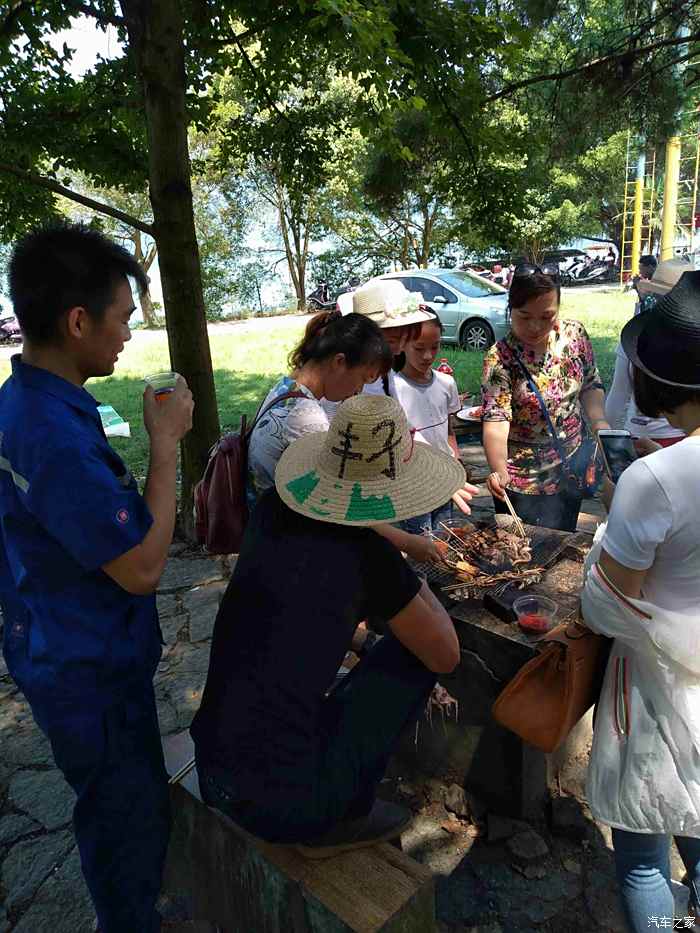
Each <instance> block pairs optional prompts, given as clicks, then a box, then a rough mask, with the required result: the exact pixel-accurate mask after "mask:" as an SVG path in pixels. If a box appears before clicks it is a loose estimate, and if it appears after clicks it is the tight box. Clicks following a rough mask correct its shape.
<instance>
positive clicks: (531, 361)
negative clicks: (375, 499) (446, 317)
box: [481, 265, 608, 531]
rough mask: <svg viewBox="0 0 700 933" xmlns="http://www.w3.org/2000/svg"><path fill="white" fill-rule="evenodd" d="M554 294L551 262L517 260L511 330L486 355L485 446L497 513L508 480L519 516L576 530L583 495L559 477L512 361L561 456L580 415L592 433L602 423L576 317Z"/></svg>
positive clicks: (599, 395)
mask: <svg viewBox="0 0 700 933" xmlns="http://www.w3.org/2000/svg"><path fill="white" fill-rule="evenodd" d="M560 297H561V292H560V287H559V282H558V278H557V274H556V270H555V269H551V270H549V269H547V268H546V267H545V270H543V269H540V268H539V267H538V266H531V265H523V266H519V267H518V268H517V269H516V270H515V274H514V276H513V281H512V284H511V287H510V293H509V306H510V311H511V329H510V332H509V333H508V334H506V336H505V337H504V338H503V339H502V340H499V341H498V343H497V344H495V346H493V347H491V349H490V350H489V351H488V353H487V354H486V357H485V359H484V372H483V378H482V387H481V392H482V406H483V429H484V449H485V451H486V459H487V460H488V463H489V466H490V468H491V470H492V471H493V472H492V473H491V475H490V476H489V478H488V481H487V484H488V487H489V490H490V492H491V494H492V495H493V497H494V501H495V504H496V511H497V512H506V511H507V509H506V506H505V503H504V502H503V491H504V489H505V488H506V487H508V495H509V498H510V499H511V502H512V503H513V507H514V508H515V510H516V512H517V513H518V515H519V516H520V518H522V520H523V521H524V522H526V523H528V524H531V525H544V526H545V527H548V528H559V529H561V530H563V531H574V530H575V528H576V523H577V521H578V513H579V509H580V506H581V496H580V495H578V494H576V493H572V492H571V491H570V489H567V488H565V483H563V482H562V470H561V458H560V456H559V454H558V453H557V448H556V446H555V444H554V442H553V439H552V435H551V433H550V431H549V428H548V426H547V423H546V421H545V419H544V416H543V414H542V409H541V407H540V404H539V402H538V399H537V396H536V395H535V393H534V392H533V391H531V389H530V388H529V386H528V382H527V379H526V377H525V374H524V372H523V369H522V367H521V366H520V363H519V362H518V360H519V359H520V360H521V361H522V362H523V363H524V364H525V367H526V368H527V370H528V371H529V372H530V375H531V376H532V379H533V381H534V382H535V384H536V385H537V388H538V389H539V392H540V394H541V395H542V398H543V399H544V402H545V404H546V406H547V411H548V412H549V416H550V418H551V421H552V423H553V425H554V427H555V430H556V432H557V437H558V439H559V442H560V446H561V447H562V448H563V450H564V452H565V454H566V455H567V457H570V456H571V454H573V453H574V452H575V451H576V449H577V448H578V447H579V445H580V444H581V441H582V439H583V435H584V433H585V428H584V421H583V418H584V415H585V417H586V419H587V421H588V422H589V424H590V426H591V429H592V430H593V431H594V432H597V431H598V430H600V429H601V428H606V427H608V424H607V422H606V420H605V413H604V393H603V385H602V383H601V381H600V376H599V375H598V369H597V367H596V363H595V358H594V356H593V348H592V347H591V342H590V340H589V338H588V334H587V333H586V331H585V329H584V327H583V326H582V325H581V324H579V323H578V322H577V321H562V320H560V319H559V302H560Z"/></svg>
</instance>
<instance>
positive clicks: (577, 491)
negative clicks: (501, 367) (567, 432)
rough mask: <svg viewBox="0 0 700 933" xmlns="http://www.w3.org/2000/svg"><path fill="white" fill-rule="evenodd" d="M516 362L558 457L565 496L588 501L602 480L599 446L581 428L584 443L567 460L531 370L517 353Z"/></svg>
mask: <svg viewBox="0 0 700 933" xmlns="http://www.w3.org/2000/svg"><path fill="white" fill-rule="evenodd" d="M515 358H516V360H517V361H518V366H519V367H520V369H521V370H522V373H523V376H525V380H526V381H527V384H528V387H529V388H530V391H531V392H534V394H535V397H536V398H537V401H538V403H539V406H540V410H541V412H542V416H543V418H544V420H545V423H546V425H547V430H548V431H549V433H550V435H551V438H552V442H553V444H554V448H555V450H556V452H557V453H558V454H559V459H560V460H561V473H562V486H563V487H564V488H565V489H566V490H567V492H569V493H571V494H572V495H574V496H581V497H582V498H584V499H586V498H590V497H591V496H593V495H595V493H596V491H597V489H598V487H599V485H600V480H601V476H602V470H601V467H600V464H599V461H598V445H597V444H596V442H595V440H594V439H593V438H592V437H591V436H590V435H589V434H588V433H587V432H586V428H585V424H584V436H583V440H582V441H581V443H580V444H579V446H578V447H577V448H576V450H575V451H574V452H573V453H572V454H571V455H570V456H568V457H567V455H566V453H565V451H564V448H563V446H562V444H561V441H560V440H559V437H558V436H557V432H556V429H555V427H554V425H553V424H552V419H551V418H550V415H549V411H548V410H547V406H546V404H545V401H544V399H543V398H542V393H541V392H540V390H539V389H538V388H537V384H536V383H535V380H534V379H533V378H532V376H531V374H530V370H529V369H528V368H527V366H526V365H525V363H524V362H523V360H522V358H521V357H520V354H519V353H516V354H515Z"/></svg>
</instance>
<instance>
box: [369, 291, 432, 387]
mask: <svg viewBox="0 0 700 933" xmlns="http://www.w3.org/2000/svg"><path fill="white" fill-rule="evenodd" d="M422 301H423V296H422V295H421V294H420V292H409V291H408V289H406V288H405V287H404V286H403V285H402V284H401V282H399V281H397V280H395V279H377V280H376V281H374V282H368V283H367V284H366V285H365V286H363V287H362V288H358V290H357V291H356V292H353V296H352V310H353V313H354V314H362V315H364V317H367V318H369V319H370V320H371V321H374V323H375V324H377V326H378V327H380V328H381V331H382V335H383V337H384V339H385V340H386V342H387V343H388V344H389V348H390V349H391V352H392V353H393V354H394V366H393V369H392V370H391V372H389V373H388V374H387V375H386V376H385V377H382V378H380V379H377V381H376V382H373V383H370V384H369V385H367V386H365V389H364V391H365V393H366V394H367V395H390V396H391V397H392V398H396V388H395V383H394V372H395V371H396V372H398V371H399V370H401V369H403V366H404V363H405V362H406V355H405V353H404V350H405V349H406V344H407V343H408V341H409V340H411V339H412V338H414V337H417V336H418V335H419V334H420V328H421V325H422V324H424V323H426V322H427V321H432V320H434V319H435V315H434V314H433V313H432V312H431V311H428V310H427V309H425V308H424V307H421V303H422Z"/></svg>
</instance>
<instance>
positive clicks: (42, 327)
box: [0, 225, 193, 933]
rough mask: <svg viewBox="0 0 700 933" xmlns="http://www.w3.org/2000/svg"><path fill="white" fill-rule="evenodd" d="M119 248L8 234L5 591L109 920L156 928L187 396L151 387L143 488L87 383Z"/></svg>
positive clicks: (21, 678) (129, 928)
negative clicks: (170, 597) (164, 634)
mask: <svg viewBox="0 0 700 933" xmlns="http://www.w3.org/2000/svg"><path fill="white" fill-rule="evenodd" d="M129 277H133V278H134V279H136V280H137V281H138V283H139V284H140V285H141V286H144V285H145V284H146V280H145V274H144V272H143V270H142V269H141V267H140V266H139V265H138V263H137V262H136V261H135V260H134V259H133V257H132V256H130V254H129V253H128V252H126V250H124V249H122V247H120V246H118V245H117V244H115V243H113V242H111V241H110V240H108V239H107V238H106V237H104V236H102V234H100V233H98V232H96V231H94V230H90V229H88V228H86V227H83V226H80V225H60V226H54V227H51V228H45V229H43V230H38V231H35V232H34V233H31V234H29V235H28V236H27V237H25V238H24V239H23V240H21V241H20V242H19V243H18V244H17V245H16V247H15V250H14V253H13V256H12V260H11V263H10V270H9V279H10V294H11V298H12V302H13V305H14V310H15V314H16V315H17V318H18V320H19V323H20V326H21V328H22V333H23V336H24V345H23V350H22V355H21V356H15V357H13V359H12V376H11V377H10V379H8V381H7V382H6V383H5V384H4V385H3V387H2V389H0V603H1V604H2V610H3V615H4V623H5V624H4V654H5V660H6V663H7V666H8V669H9V671H10V673H11V674H12V677H13V678H14V680H15V681H16V683H17V684H18V686H19V687H20V688H21V689H22V691H23V692H24V694H25V696H26V698H27V700H28V701H29V703H30V705H31V708H32V712H33V714H34V717H35V719H36V721H37V723H38V725H39V726H40V727H41V729H42V730H43V731H44V732H45V733H46V735H47V736H48V738H49V740H50V742H51V746H52V749H53V753H54V757H55V760H56V764H57V765H58V767H59V768H60V769H61V770H62V772H63V774H64V775H65V777H66V780H67V781H68V782H69V784H70V785H71V787H72V788H73V789H74V791H75V792H76V795H77V800H76V804H75V810H74V814H73V821H74V827H75V834H76V838H77V841H78V847H79V849H80V856H81V860H82V866H83V873H84V875H85V879H86V881H87V885H88V888H89V890H90V894H91V895H92V899H93V902H94V904H95V908H96V912H97V919H98V923H99V929H100V931H101V933H152V931H155V930H158V929H160V917H159V915H158V913H157V911H156V900H157V898H158V894H159V890H160V883H161V875H162V868H163V861H164V857H165V850H166V846H167V841H168V833H169V811H168V793H167V776H166V773H165V768H164V764H163V756H162V752H161V746H160V736H159V730H158V719H157V714H156V706H155V698H154V693H153V684H152V678H153V674H154V672H155V669H156V666H157V664H158V660H159V658H160V653H161V638H160V630H159V626H158V616H157V612H156V604H155V595H154V594H155V589H156V586H157V584H158V580H159V578H160V575H161V573H162V571H163V567H164V566H165V561H166V558H167V553H168V546H169V544H170V541H171V538H172V533H173V527H174V522H175V505H176V488H175V483H176V465H177V449H178V442H179V441H180V439H181V438H182V437H183V436H184V435H185V434H186V433H187V431H188V430H189V429H190V427H191V423H192V409H193V402H192V395H191V393H190V391H189V389H188V388H187V385H186V383H185V381H184V380H183V379H181V378H179V379H178V381H177V384H176V388H175V390H174V392H173V393H172V394H171V395H170V396H169V397H168V399H167V400H166V401H165V402H161V403H160V404H157V403H156V400H155V398H154V395H153V390H152V389H151V388H148V389H147V390H146V392H145V395H144V422H145V425H146V429H147V431H148V434H149V437H150V448H151V450H150V466H149V471H148V478H147V480H146V486H145V490H144V494H143V496H141V495H140V494H139V492H138V489H137V487H136V483H135V481H134V479H133V477H132V476H131V474H130V473H129V472H128V470H127V468H126V467H125V466H124V464H123V462H122V461H121V459H120V458H119V457H118V456H117V454H116V453H115V452H114V451H113V450H112V448H111V447H110V445H109V443H108V442H107V440H106V438H105V435H104V431H103V429H102V425H101V422H100V417H99V413H98V411H97V403H96V401H95V399H94V398H93V397H92V396H91V395H90V394H89V393H88V392H87V391H86V390H85V389H84V388H83V385H84V383H85V381H86V380H87V379H89V378H90V377H92V376H108V375H110V374H111V373H112V372H113V371H114V365H115V363H116V361H117V357H118V355H119V353H120V352H121V351H122V350H123V349H124V344H125V342H126V341H127V340H129V339H130V336H131V334H130V331H129V318H130V316H131V314H132V312H133V311H134V310H135V309H134V303H133V299H132V293H131V287H130V284H129Z"/></svg>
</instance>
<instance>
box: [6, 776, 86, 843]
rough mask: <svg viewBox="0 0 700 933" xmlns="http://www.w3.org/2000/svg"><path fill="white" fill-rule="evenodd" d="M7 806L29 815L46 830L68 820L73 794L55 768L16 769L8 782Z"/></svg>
mask: <svg viewBox="0 0 700 933" xmlns="http://www.w3.org/2000/svg"><path fill="white" fill-rule="evenodd" d="M8 801H9V803H10V806H12V807H14V809H15V810H19V811H21V812H22V813H26V814H28V815H31V816H32V817H33V818H34V819H35V820H37V821H38V822H39V823H41V825H42V826H44V827H45V828H46V829H48V830H52V829H58V828H59V827H61V826H66V825H68V824H69V823H70V821H71V819H72V816H73V805H74V803H75V794H74V793H73V791H72V790H71V788H70V787H69V786H68V785H67V784H66V782H65V780H64V779H63V775H62V774H61V773H60V772H59V771H57V770H55V769H54V770H51V771H18V772H17V773H16V774H15V775H14V776H13V778H12V780H11V781H10V790H9V794H8Z"/></svg>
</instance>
